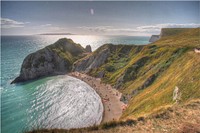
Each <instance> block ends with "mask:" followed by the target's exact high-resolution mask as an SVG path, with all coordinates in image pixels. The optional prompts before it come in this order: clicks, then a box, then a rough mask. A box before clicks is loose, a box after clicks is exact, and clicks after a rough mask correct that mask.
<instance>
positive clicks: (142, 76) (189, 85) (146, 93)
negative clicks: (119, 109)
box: [73, 28, 200, 119]
mask: <svg viewBox="0 0 200 133" xmlns="http://www.w3.org/2000/svg"><path fill="white" fill-rule="evenodd" d="M173 30H175V31H174V33H176V34H172V33H173ZM199 31H200V28H195V29H183V30H180V29H179V30H178V32H177V29H164V30H162V37H161V38H160V39H159V40H158V41H156V42H154V43H152V44H150V45H146V46H134V45H112V44H106V45H104V46H102V47H100V48H99V49H97V50H96V51H95V52H93V53H91V54H90V55H88V56H86V57H84V58H83V59H80V60H78V61H76V62H75V64H74V69H73V70H74V71H81V72H85V73H87V74H89V75H91V76H95V77H100V78H102V81H103V82H104V83H108V84H111V85H112V86H114V87H115V88H116V89H118V90H119V91H120V92H122V94H123V96H122V98H121V100H122V101H124V102H125V103H128V108H127V109H126V110H125V111H124V113H123V116H122V119H127V118H134V117H139V116H141V115H147V114H150V113H152V112H154V111H156V110H157V109H158V108H162V107H164V106H167V105H172V104H174V103H175V101H178V102H180V103H184V102H186V101H188V100H190V99H197V98H200V90H199V88H200V84H199V83H200V80H199V79H200V73H199V71H198V70H199V69H200V60H199V59H200V58H199V54H197V53H196V52H194V49H195V48H196V47H199V46H200V43H199V35H200V34H199ZM176 88H178V92H177V94H176V95H177V99H178V100H177V99H176V100H173V93H174V91H175V90H176Z"/></svg>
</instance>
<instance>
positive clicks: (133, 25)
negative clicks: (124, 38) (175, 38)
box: [1, 1, 200, 36]
mask: <svg viewBox="0 0 200 133" xmlns="http://www.w3.org/2000/svg"><path fill="white" fill-rule="evenodd" d="M194 27H200V1H193V2H192V1H189V2H186V1H182V2H181V1H179V2H174V1H168V2H162V1H160V2H159V1H152V2H150V1H149V2H145V1H143V2H141V1H140V2H137V1H128V2H122V1H121V2H120V1H117V2H116V1H115V2H114V1H110V2H107V1H98V2H97V1H82V2H80V1H79V2H78V1H74V2H70V1H60V2H56V1H43V2H42V1H32V2H28V1H21V2H20V1H3V2H1V32H2V35H33V34H42V33H73V34H81V35H85V34H86V35H133V36H149V35H152V34H159V32H160V29H161V28H194Z"/></svg>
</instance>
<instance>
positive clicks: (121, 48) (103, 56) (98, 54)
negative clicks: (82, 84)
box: [73, 44, 143, 78]
mask: <svg viewBox="0 0 200 133" xmlns="http://www.w3.org/2000/svg"><path fill="white" fill-rule="evenodd" d="M142 47H143V46H135V45H113V44H105V45H103V46H101V47H100V48H98V49H97V50H96V51H95V52H93V53H91V54H90V55H88V56H86V57H84V58H83V59H80V60H78V61H76V62H75V63H74V65H73V71H79V72H84V73H91V72H93V74H94V76H96V77H100V78H102V77H103V75H104V73H105V70H104V69H106V70H107V71H115V70H117V69H118V67H123V65H124V64H126V63H127V60H128V58H129V54H130V55H131V54H133V53H131V52H133V51H134V50H135V51H137V52H139V51H140V50H141V49H142ZM113 59H114V60H115V61H116V62H115V65H113V64H111V63H112V62H110V61H111V60H113ZM117 60H118V61H117ZM105 64H106V66H104V65H105ZM120 64H121V65H120ZM122 64H123V65H122ZM102 66H104V67H103V68H104V69H102V70H99V68H100V67H102ZM94 70H96V71H94Z"/></svg>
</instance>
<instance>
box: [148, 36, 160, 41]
mask: <svg viewBox="0 0 200 133" xmlns="http://www.w3.org/2000/svg"><path fill="white" fill-rule="evenodd" d="M159 39H160V35H152V36H151V38H150V39H149V42H155V41H158V40H159Z"/></svg>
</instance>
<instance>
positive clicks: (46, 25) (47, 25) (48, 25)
mask: <svg viewBox="0 0 200 133" xmlns="http://www.w3.org/2000/svg"><path fill="white" fill-rule="evenodd" d="M40 26H41V27H50V26H52V24H43V25H40Z"/></svg>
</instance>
